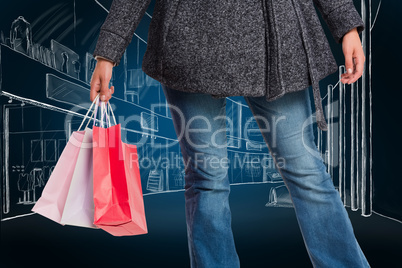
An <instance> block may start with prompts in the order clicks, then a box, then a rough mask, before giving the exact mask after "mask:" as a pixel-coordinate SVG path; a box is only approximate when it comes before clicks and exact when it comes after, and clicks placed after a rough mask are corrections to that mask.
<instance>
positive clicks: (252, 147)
mask: <svg viewBox="0 0 402 268" xmlns="http://www.w3.org/2000/svg"><path fill="white" fill-rule="evenodd" d="M94 2H95V3H96V4H97V5H98V6H100V7H101V8H102V9H103V10H105V11H106V12H108V10H107V9H106V8H105V7H104V6H102V5H101V4H100V2H99V1H96V0H95V1H94ZM362 2H364V1H362ZM363 9H364V11H365V12H366V10H367V6H366V5H365V6H364V8H363V7H362V12H363ZM378 11H379V8H378V10H377V15H378ZM369 12H370V14H371V8H370V11H369ZM146 15H147V17H149V18H152V16H151V15H149V14H148V13H146ZM377 15H376V17H377ZM73 17H74V31H75V25H76V23H77V22H78V21H77V20H76V19H77V18H76V13H75V2H74V14H73ZM364 18H365V19H366V17H364ZM370 18H371V15H370ZM374 23H375V20H374V22H373V24H372V26H371V29H372V28H373V26H374ZM12 28H13V29H14V30H13V32H14V33H15V34H14V35H11V36H10V37H9V38H7V37H4V36H2V37H1V38H0V39H1V42H2V44H1V46H0V63H3V61H2V60H1V55H2V53H7V54H8V55H11V56H12V55H14V54H13V53H18V54H21V55H24V56H25V58H26V59H27V60H28V61H35V62H37V64H40V65H41V66H46V68H47V69H46V70H48V71H46V72H45V73H42V76H43V77H44V78H45V81H46V85H45V87H46V91H45V92H46V98H45V99H43V98H42V99H35V98H34V97H32V96H29V97H28V96H25V94H21V93H16V91H14V89H12V88H7V86H3V82H1V83H0V89H1V90H2V91H1V97H3V98H8V99H9V101H8V102H9V104H7V105H8V106H7V105H4V106H3V111H4V112H3V126H4V129H5V131H4V133H3V144H4V146H3V148H4V150H5V152H4V156H5V157H4V160H3V163H4V164H3V174H6V175H5V176H4V177H3V182H2V186H3V189H2V190H3V193H6V194H5V195H3V209H2V213H3V216H4V215H7V217H6V218H4V217H3V219H2V220H7V219H12V218H15V217H20V216H21V215H11V214H12V213H11V214H10V209H11V208H12V206H13V205H14V204H11V203H10V200H11V199H10V174H11V172H12V171H11V170H12V169H14V170H17V169H19V170H22V168H21V166H23V165H22V164H20V163H19V164H17V163H14V162H12V163H10V143H9V142H10V135H14V134H15V133H14V134H13V133H11V134H10V124H12V123H11V122H10V120H9V118H10V111H12V112H14V110H11V109H17V108H12V107H13V106H11V105H15V104H13V102H21V103H22V104H25V105H26V106H27V107H26V108H29V107H31V108H36V109H39V110H41V111H44V112H45V111H46V112H48V113H49V112H51V113H52V116H53V115H54V116H60V115H63V116H66V119H65V125H64V126H63V127H61V128H59V129H57V130H54V131H53V133H54V135H56V134H57V135H59V134H62V133H64V135H61V136H55V137H53V138H49V137H46V138H41V137H39V138H38V137H36V138H35V139H36V140H37V142H34V140H35V139H32V140H30V139H28V141H29V142H34V143H35V144H34V146H33V147H36V146H39V147H40V148H42V149H41V150H40V157H39V158H35V156H37V155H36V152H35V154H33V152H29V153H27V155H28V156H29V157H30V158H31V157H33V158H35V159H39V160H41V161H38V162H35V163H40V164H41V165H42V166H41V167H32V169H29V170H28V169H26V167H27V165H26V164H25V163H24V170H23V171H19V172H20V173H22V174H24V173H26V174H29V175H32V178H35V179H32V178H30V182H31V184H29V183H28V184H29V185H28V188H27V189H29V190H25V189H26V187H25V185H21V186H22V188H21V189H24V190H23V191H22V192H21V202H22V203H24V202H25V204H27V203H29V202H35V200H36V199H37V198H38V195H39V190H40V187H42V184H43V183H45V182H46V178H48V175H47V173H50V172H51V169H52V167H54V162H55V160H57V158H58V156H59V155H60V149H62V148H63V147H64V146H63V141H64V142H65V140H66V139H67V138H68V136H69V135H70V134H71V133H72V130H74V124H75V121H76V118H77V117H78V118H82V116H83V115H82V114H81V113H80V112H78V109H87V108H88V106H87V105H89V104H87V103H85V102H83V100H86V99H87V96H88V91H89V83H90V79H91V75H92V72H93V70H94V68H95V64H96V60H95V59H94V58H93V57H92V55H91V54H90V53H89V52H84V54H83V56H80V55H79V54H78V53H76V52H75V51H73V50H72V49H70V48H69V47H67V46H65V45H63V44H61V43H60V42H57V41H56V40H51V46H50V48H46V47H44V46H42V45H41V43H40V42H38V43H33V42H32V37H31V35H32V30H31V26H30V24H29V22H28V21H26V20H25V19H24V18H23V17H18V18H17V20H16V22H15V23H13V26H12ZM23 29H25V30H23ZM74 38H75V34H74ZM134 38H135V41H136V42H132V45H131V46H134V47H135V49H136V50H135V54H136V55H135V56H136V62H135V63H136V65H135V64H134V65H135V66H134V67H131V65H129V64H128V63H129V62H131V61H129V57H127V51H126V52H125V53H124V55H123V59H122V64H121V67H119V68H120V69H118V70H117V69H116V70H114V71H113V77H112V81H111V84H114V83H117V80H116V74H115V72H119V80H123V83H122V87H123V89H124V90H123V92H124V94H123V96H122V97H118V96H113V102H115V104H114V103H113V102H112V106H114V108H117V109H118V111H119V112H120V115H121V116H126V117H128V116H132V115H137V116H138V117H139V118H140V120H141V124H138V125H136V126H131V125H130V123H127V124H126V125H125V126H122V137H124V138H125V139H126V140H125V142H132V143H136V144H137V146H138V152H139V156H140V157H139V159H140V160H141V159H154V160H155V158H156V160H159V159H161V158H162V157H167V156H169V157H168V158H169V159H170V158H171V159H178V160H179V161H178V162H179V163H180V164H179V165H176V166H174V167H165V168H163V167H162V166H161V164H160V163H158V161H155V162H152V161H151V163H150V164H149V166H147V167H146V168H143V169H141V173H142V178H143V188H144V189H145V190H144V196H146V195H152V194H160V193H170V192H177V191H182V190H183V189H182V188H183V187H184V169H183V163H182V159H181V155H180V148H179V146H178V140H177V137H176V136H175V134H174V131H172V129H173V127H172V121H171V117H170V115H169V109H168V106H167V105H165V107H164V110H158V111H157V110H153V109H150V108H148V107H147V106H146V105H144V104H143V103H142V102H141V101H140V99H141V94H143V92H144V88H148V87H154V88H156V89H157V92H158V94H155V96H153V97H154V98H156V95H157V98H158V100H159V102H161V100H162V98H161V90H160V84H159V82H157V81H156V80H154V79H152V78H150V77H149V76H147V75H145V74H144V73H143V72H142V70H141V69H140V45H146V44H147V42H146V41H145V40H144V39H143V38H141V37H140V36H139V35H138V34H136V33H135V34H134ZM365 39H367V37H366V36H365ZM74 42H75V40H74ZM365 45H366V46H367V44H366V43H365ZM365 51H366V52H367V50H365ZM370 53H371V51H370ZM370 55H371V54H370ZM370 64H371V61H370ZM81 66H84V70H82V68H81ZM128 66H130V68H129V67H128ZM369 66H371V65H369ZM341 72H342V70H340V73H341ZM81 73H82V78H81V75H80V74H81ZM369 75H371V72H370V73H369ZM121 78H122V79H121ZM366 79H369V78H366ZM338 84H339V82H338ZM338 84H337V85H338ZM337 85H335V86H332V85H328V94H327V97H328V99H327V103H328V104H327V106H328V107H327V109H328V116H327V118H328V119H329V123H330V124H329V130H328V133H323V132H318V133H317V146H318V148H319V150H320V151H324V160H325V161H326V162H327V164H328V172H330V173H331V175H332V176H334V175H335V174H334V170H335V168H337V169H338V170H339V169H340V170H339V171H342V173H341V174H342V176H341V177H339V181H338V184H339V185H338V190H339V191H340V194H341V196H342V198H343V199H342V200H343V201H344V202H346V201H347V199H345V198H344V197H345V196H346V195H347V191H348V189H347V187H346V183H345V176H344V174H345V170H346V167H347V166H346V165H345V158H344V157H345V150H346V149H347V148H345V147H344V146H343V147H341V148H338V147H337V144H338V143H337V142H338V141H341V140H342V139H343V138H344V136H340V133H341V132H340V131H339V130H340V129H342V131H345V130H346V128H345V125H342V126H341V124H340V122H335V120H334V117H338V116H339V117H342V120H343V121H342V122H344V123H343V124H346V122H345V119H346V117H345V103H346V102H345V100H346V95H343V94H341V96H342V97H341V98H342V99H340V100H339V101H338V100H335V96H334V89H335V88H336V87H337ZM369 85H370V84H369ZM365 86H366V84H364V83H362V84H359V82H357V83H355V84H353V85H351V87H352V88H353V90H356V91H358V90H362V88H365ZM370 86H371V85H370ZM339 89H340V92H343V93H344V94H345V92H346V91H347V90H345V87H344V85H341V84H340V85H339ZM39 90H43V88H39ZM370 92H371V91H370ZM356 95H357V94H356ZM352 96H353V95H352ZM370 96H371V95H370ZM324 98H325V97H324ZM324 98H323V100H324ZM363 100H365V98H363V97H362V98H361V99H360V98H357V97H356V107H355V108H356V109H355V110H354V111H355V119H356V120H355V123H354V124H353V123H352V126H354V128H355V131H356V133H355V132H353V133H355V141H356V144H355V145H354V146H355V147H353V148H351V150H354V151H356V152H355V154H354V156H355V157H356V159H355V161H356V163H357V167H354V169H353V170H354V171H356V179H355V182H354V183H353V182H352V184H351V190H350V191H351V192H350V193H349V195H350V196H354V197H353V198H352V197H350V199H351V202H353V209H362V211H363V210H366V208H367V206H369V207H370V206H371V203H366V202H367V200H369V202H371V190H372V189H371V186H370V185H369V187H368V188H367V182H368V181H370V183H371V177H370V179H369V180H368V181H364V179H363V178H366V171H365V168H366V167H365V166H364V165H362V164H359V163H363V159H364V161H366V159H367V155H366V154H365V153H364V150H366V148H363V144H366V141H365V139H364V138H363V135H362V133H360V132H358V131H359V128H358V127H357V126H358V121H359V120H357V119H358V118H360V119H361V118H363V116H365V115H366V114H367V111H366V110H365V109H366V108H364V107H365V105H363ZM342 101H343V102H342ZM341 102H342V103H341ZM165 104H166V103H165ZM359 105H360V106H359ZM17 106H18V105H17ZM21 107H22V106H21ZM72 107H76V109H71V108H72ZM18 109H22V108H18ZM226 115H227V118H228V120H227V137H228V156H229V158H230V159H232V161H233V162H234V163H237V164H238V165H239V167H237V168H236V169H235V168H232V167H231V168H230V182H231V185H244V184H259V183H269V184H272V185H275V187H274V188H272V187H271V191H270V195H269V200H270V202H269V203H271V204H273V203H275V206H288V205H289V199H288V197H289V196H288V195H286V187H285V185H283V180H282V178H281V175H280V173H279V172H278V171H277V170H276V169H275V167H274V165H271V166H270V167H254V166H251V165H250V159H249V157H258V158H260V159H262V158H266V159H268V160H269V161H271V162H273V161H272V157H271V156H270V155H269V153H268V150H267V146H266V144H265V142H264V141H263V139H262V136H261V133H260V130H259V129H258V125H257V124H256V123H255V122H254V121H251V125H250V126H249V128H248V129H247V134H248V138H245V137H244V134H243V125H244V124H245V122H248V119H249V118H250V116H251V113H250V110H249V107H248V105H246V104H245V103H243V102H241V101H236V99H235V98H231V97H228V98H227V106H226ZM352 115H353V113H352ZM370 117H371V110H370ZM353 118H354V117H353ZM41 120H42V119H41ZM253 124H254V126H253ZM165 126H169V127H168V128H166V127H165ZM169 128H170V129H169ZM371 128H372V126H371V125H370V131H371ZM361 131H362V132H366V131H367V130H366V129H365V128H361ZM123 132H124V135H123ZM20 133H23V131H20ZM24 133H25V132H24ZM38 133H41V135H44V134H46V133H47V130H46V129H40V130H39V131H38ZM25 134H27V132H26V133H25ZM56 140H57V143H56ZM342 143H343V144H345V142H344V140H342ZM56 144H57V145H56ZM172 144H174V145H173V146H172ZM155 145H159V146H155ZM39 147H38V148H39ZM55 151H57V152H56V153H54V152H55ZM50 152H52V153H50ZM351 152H352V151H351ZM22 153H24V152H22ZM48 153H49V155H48ZM52 155H53V156H55V157H50V156H52ZM32 160H33V159H32ZM236 161H237V162H236ZM370 161H371V156H370ZM352 162H354V161H352ZM30 163H31V164H32V163H34V162H33V161H30ZM364 163H365V162H364ZM370 163H371V162H370ZM17 166H18V167H17ZM341 167H342V168H341ZM25 169H26V171H25ZM370 170H371V169H370ZM351 172H352V167H351ZM370 174H371V173H370ZM21 177H24V175H21ZM342 177H343V178H342ZM278 184H282V185H279V186H278ZM34 185H35V186H34ZM29 186H32V187H29ZM11 187H13V186H11ZM24 187H25V188H24ZM32 189H34V190H35V189H36V191H32ZM364 189H366V190H364ZM13 191H14V190H13ZM13 194H14V192H13ZM34 195H35V197H34ZM271 195H272V196H271ZM368 196H369V198H368ZM21 205H22V204H21ZM370 208H371V207H370ZM11 212H12V211H11ZM365 213H366V212H365ZM23 215H32V213H26V214H23Z"/></svg>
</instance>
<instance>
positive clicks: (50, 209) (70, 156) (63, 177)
mask: <svg viewBox="0 0 402 268" xmlns="http://www.w3.org/2000/svg"><path fill="white" fill-rule="evenodd" d="M84 133H85V131H75V132H73V133H72V135H71V136H70V139H69V140H68V142H67V145H66V147H64V150H63V152H62V153H61V155H60V158H59V160H58V161H57V163H56V166H55V167H54V170H53V172H52V174H51V175H50V178H49V180H48V182H47V183H46V185H45V188H44V189H43V191H42V195H41V197H40V198H39V199H38V201H37V202H36V204H35V205H34V207H33V208H32V211H34V212H36V213H38V214H41V215H42V216H45V217H47V218H49V219H51V220H53V221H55V222H58V223H60V219H61V216H62V214H63V209H64V204H65V202H66V198H67V194H68V189H69V187H70V183H71V179H72V177H73V173H74V168H75V164H76V163H77V159H78V153H79V152H80V147H81V143H82V140H83V138H84Z"/></svg>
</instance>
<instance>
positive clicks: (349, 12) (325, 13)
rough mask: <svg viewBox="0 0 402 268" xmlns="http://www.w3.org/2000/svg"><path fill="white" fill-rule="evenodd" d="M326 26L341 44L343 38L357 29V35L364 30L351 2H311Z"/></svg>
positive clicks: (344, 0) (319, 0)
mask: <svg viewBox="0 0 402 268" xmlns="http://www.w3.org/2000/svg"><path fill="white" fill-rule="evenodd" d="M313 1H314V4H315V5H316V6H317V8H318V10H319V11H320V13H321V15H322V17H323V19H324V20H325V22H326V23H327V25H328V28H329V30H330V31H331V33H332V36H333V37H334V39H335V41H336V42H337V43H342V38H343V36H344V35H345V34H346V33H347V32H349V31H350V30H352V29H353V28H357V31H358V33H360V32H362V31H363V30H364V28H365V25H364V22H363V20H362V19H361V17H360V15H359V13H358V12H357V10H356V7H355V6H354V4H353V0H313Z"/></svg>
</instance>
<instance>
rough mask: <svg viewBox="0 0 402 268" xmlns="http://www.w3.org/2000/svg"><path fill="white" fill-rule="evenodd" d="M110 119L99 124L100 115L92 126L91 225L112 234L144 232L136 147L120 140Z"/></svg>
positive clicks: (119, 133)
mask: <svg viewBox="0 0 402 268" xmlns="http://www.w3.org/2000/svg"><path fill="white" fill-rule="evenodd" d="M108 105H109V106H108V107H110V103H108ZM101 114H102V115H103V114H104V113H103V112H101ZM112 114H113V111H112ZM113 119H114V122H115V125H113V126H111V125H110V120H108V122H109V126H108V127H103V126H102V122H103V119H102V118H101V126H99V127H98V126H93V179H94V182H93V185H94V190H93V195H94V203H95V213H94V224H95V225H96V226H98V227H99V228H101V229H103V230H105V231H106V232H109V233H110V234H112V235H114V236H125V235H139V234H146V233H147V232H148V230H147V224H146V218H145V210H144V202H143V195H142V188H141V177H140V172H139V165H138V154H137V147H136V145H131V144H127V143H124V142H122V141H121V125H120V124H116V120H115V118H114V115H113Z"/></svg>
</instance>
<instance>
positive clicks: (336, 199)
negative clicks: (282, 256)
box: [244, 88, 370, 268]
mask: <svg viewBox="0 0 402 268" xmlns="http://www.w3.org/2000/svg"><path fill="white" fill-rule="evenodd" d="M309 94H310V92H309V88H306V89H305V90H301V91H297V92H292V93H287V94H286V95H284V96H282V97H280V98H279V99H276V100H274V101H271V102H267V101H266V99H265V97H244V98H245V100H246V101H247V103H248V105H249V107H250V109H251V111H252V113H253V115H254V117H255V119H256V121H257V123H258V125H259V127H260V130H261V132H262V134H263V137H264V139H265V141H266V143H267V145H268V148H269V150H270V153H271V155H272V156H273V158H274V160H275V159H277V158H281V163H280V166H279V161H277V160H275V161H276V162H277V163H278V166H279V171H280V173H281V175H282V178H283V180H284V182H285V184H286V186H287V188H288V190H289V193H290V196H291V199H292V202H293V205H294V208H295V213H296V217H297V220H298V223H299V227H300V230H301V233H302V236H303V239H304V242H305V245H306V248H307V251H308V253H309V256H310V259H311V261H312V263H313V265H314V267H336V268H342V267H345V268H346V267H356V268H357V267H370V266H369V264H368V262H367V260H366V258H365V256H364V254H363V252H362V251H361V249H360V246H359V244H358V242H357V240H356V238H355V236H354V233H353V228H352V225H351V222H350V219H349V217H348V214H347V212H346V210H345V208H344V206H343V203H342V202H341V199H340V196H339V193H338V191H337V190H336V189H335V187H334V184H333V181H332V178H331V176H330V175H329V174H328V173H327V172H326V168H325V165H324V163H323V161H322V158H321V156H320V154H319V152H318V149H317V147H316V144H315V142H314V133H313V125H312V122H313V120H312V119H311V113H312V111H311V106H310V98H309Z"/></svg>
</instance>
